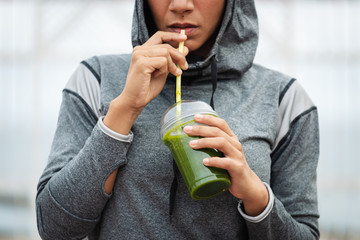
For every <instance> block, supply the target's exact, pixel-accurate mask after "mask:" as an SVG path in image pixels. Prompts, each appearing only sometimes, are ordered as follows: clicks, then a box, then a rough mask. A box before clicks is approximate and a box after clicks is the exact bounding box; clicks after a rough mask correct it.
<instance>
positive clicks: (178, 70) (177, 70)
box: [176, 68, 182, 76]
mask: <svg viewBox="0 0 360 240" xmlns="http://www.w3.org/2000/svg"><path fill="white" fill-rule="evenodd" d="M181 74H182V71H181V70H180V69H179V68H177V69H176V75H177V76H180V75H181Z"/></svg>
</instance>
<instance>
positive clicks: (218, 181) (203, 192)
mask: <svg viewBox="0 0 360 240" xmlns="http://www.w3.org/2000/svg"><path fill="white" fill-rule="evenodd" d="M195 114H209V115H213V116H216V117H217V116H218V115H217V113H216V112H215V111H214V110H213V109H212V108H211V106H210V105H208V104H207V103H204V102H202V101H187V100H185V101H181V102H178V103H175V104H174V105H172V106H171V107H169V108H168V109H167V110H166V111H165V113H164V114H163V116H162V119H161V138H162V141H163V142H164V143H165V145H166V146H168V147H169V149H170V150H171V153H172V155H173V157H174V159H175V162H176V165H177V166H178V168H179V170H180V173H181V175H182V177H183V179H184V181H185V183H186V186H187V188H188V190H189V192H190V196H191V197H192V198H193V199H196V200H200V199H208V198H212V197H215V196H217V195H219V194H221V193H223V192H225V191H226V190H227V189H228V188H229V187H230V184H231V182H230V179H229V175H228V173H227V171H226V170H224V169H220V168H215V167H206V166H205V165H204V164H203V159H204V158H208V157H215V156H218V157H221V156H223V153H222V152H220V151H218V150H216V149H210V148H206V149H199V150H194V149H192V148H191V147H190V146H189V142H190V141H191V140H194V139H198V138H200V137H197V136H189V135H187V134H186V133H184V132H183V128H184V127H185V126H190V125H196V124H198V123H196V122H195V120H194V115H195Z"/></svg>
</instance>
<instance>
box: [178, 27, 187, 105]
mask: <svg viewBox="0 0 360 240" xmlns="http://www.w3.org/2000/svg"><path fill="white" fill-rule="evenodd" d="M180 34H183V35H185V30H184V29H182V30H181V31H180ZM179 51H180V52H181V53H183V52H184V42H180V43H179ZM177 67H178V68H179V69H181V68H180V66H179V64H178V65H177ZM180 101H181V75H180V76H176V102H180Z"/></svg>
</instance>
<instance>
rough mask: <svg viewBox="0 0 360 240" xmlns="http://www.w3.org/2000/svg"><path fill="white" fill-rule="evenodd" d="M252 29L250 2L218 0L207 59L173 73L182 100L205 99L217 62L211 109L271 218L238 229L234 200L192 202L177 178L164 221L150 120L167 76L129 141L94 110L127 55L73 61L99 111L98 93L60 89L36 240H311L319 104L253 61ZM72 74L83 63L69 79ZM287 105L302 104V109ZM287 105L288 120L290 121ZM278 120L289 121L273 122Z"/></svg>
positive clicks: (165, 176)
mask: <svg viewBox="0 0 360 240" xmlns="http://www.w3.org/2000/svg"><path fill="white" fill-rule="evenodd" d="M143 9H146V6H145V5H144V3H143V1H141V0H136V1H135V11H134V19H133V28H132V38H133V39H132V40H133V44H134V46H136V45H139V44H143V43H144V42H145V41H146V40H147V39H148V38H149V36H150V35H151V33H152V30H151V26H150V27H149V22H145V20H146V19H149V17H151V16H145V15H146V14H145V15H144V10H143ZM257 31H258V30H257V17H256V11H255V6H254V2H253V1H245V0H228V1H227V6H226V10H225V14H224V18H223V21H222V25H221V28H220V30H219V34H218V37H217V40H216V43H215V45H214V47H213V48H212V50H211V52H210V54H209V57H208V58H206V59H202V60H194V59H195V58H194V57H193V56H191V54H190V56H189V59H190V60H192V61H191V64H190V69H189V70H188V71H185V72H184V74H183V86H182V98H183V99H189V100H201V101H204V102H209V101H210V97H211V92H212V84H211V81H210V77H211V69H210V59H211V58H212V57H215V58H216V60H217V64H218V70H219V71H218V79H219V81H218V87H217V90H216V93H215V96H214V101H215V108H216V111H217V113H218V114H219V116H220V117H222V118H224V119H225V120H226V121H227V123H228V124H229V126H230V127H231V129H232V130H233V132H234V133H235V134H236V135H237V137H238V138H239V140H240V142H241V143H242V145H243V149H244V153H245V156H246V159H247V162H248V163H249V165H250V167H251V169H252V170H253V171H254V172H255V173H256V174H257V175H258V176H259V177H260V179H261V180H262V181H263V182H266V183H267V184H268V185H269V186H270V187H271V190H272V192H273V194H274V202H273V206H272V209H271V212H270V213H269V214H268V215H267V216H266V217H265V218H264V219H262V220H261V221H260V222H256V223H253V222H251V221H247V220H246V218H244V217H243V216H242V215H241V214H240V213H239V212H238V210H237V206H238V203H239V199H236V198H235V197H233V196H232V195H231V194H230V193H229V192H225V193H223V194H222V195H220V196H218V197H215V198H212V199H208V200H197V201H196V200H193V199H191V198H190V194H189V192H188V190H187V188H186V185H185V183H184V181H183V179H182V178H180V179H178V190H177V197H176V202H175V208H174V213H173V216H172V223H170V222H169V220H168V219H169V215H168V211H169V208H168V207H169V206H168V203H169V191H170V186H171V182H172V180H173V166H172V161H173V158H172V156H171V153H170V151H169V149H167V147H166V146H165V145H164V144H163V143H162V141H161V139H160V120H161V116H162V114H163V112H164V111H165V110H166V109H167V108H168V107H169V106H171V105H172V104H173V103H174V101H175V81H174V80H175V79H174V77H173V76H169V78H168V80H167V82H166V84H165V86H164V89H163V90H162V92H161V93H160V95H159V96H158V97H157V98H156V99H154V100H153V101H152V102H150V103H149V104H148V105H147V106H146V107H145V108H144V110H143V111H142V113H141V114H140V116H139V117H138V119H137V120H136V122H135V124H134V125H133V127H132V129H131V131H132V133H133V135H134V137H133V140H132V142H131V143H129V142H123V141H119V140H116V139H114V138H112V137H110V136H108V135H107V134H106V133H104V132H103V131H102V130H101V129H100V128H99V125H98V123H97V122H98V121H99V118H98V114H97V111H98V113H100V114H101V115H102V116H104V115H106V113H107V111H108V108H109V104H110V102H111V101H112V100H113V99H114V98H115V97H117V96H118V95H119V94H120V93H121V92H122V89H123V88H124V85H125V81H126V76H127V71H128V68H129V64H130V61H131V55H130V54H129V55H106V56H97V57H92V58H90V59H87V60H86V61H85V62H83V65H85V66H86V67H87V68H90V69H89V70H90V72H91V73H94V76H93V77H96V79H98V80H99V86H98V87H99V89H100V102H99V106H95V107H94V106H90V105H89V104H88V102H92V100H91V98H92V97H91V95H92V93H94V92H96V91H93V90H92V91H91V92H87V93H85V92H84V91H86V89H81V91H80V90H77V89H75V88H74V89H67V88H65V89H64V90H63V100H62V104H61V109H60V113H59V119H58V123H57V130H56V133H55V136H54V140H53V144H52V148H51V152H50V155H49V159H48V163H47V166H46V167H45V170H44V172H43V174H42V176H41V177H40V180H39V184H38V192H37V196H36V213H37V222H38V230H39V233H40V236H41V237H42V238H43V239H82V238H85V237H88V239H318V238H319V230H318V218H319V213H318V205H317V190H316V168H317V163H318V156H319V127H318V115H317V108H316V107H315V106H314V105H311V106H309V104H308V103H309V102H311V100H310V99H309V97H308V96H307V95H306V92H305V91H304V90H303V89H302V88H301V87H300V84H299V83H297V84H289V83H292V82H294V79H292V78H291V77H289V76H286V75H284V74H282V73H279V72H277V71H273V70H270V69H267V68H265V67H263V66H260V65H257V64H253V59H254V56H255V51H256V47H257V38H258V37H257ZM81 69H83V66H82V67H79V69H78V70H76V72H78V71H83V70H81ZM73 76H78V77H72V78H71V79H70V81H74V82H72V83H71V84H70V83H69V84H68V85H67V86H79V88H81V86H86V84H81V82H82V81H88V80H86V79H85V78H87V77H89V74H76V73H75V74H74V75H73ZM92 82H93V83H94V81H92ZM92 89H93V88H92ZM299 95H301V97H300V98H299ZM83 96H86V99H87V100H86V99H84V97H83ZM284 96H286V97H284ZM93 97H94V98H96V96H93ZM89 99H90V100H89ZM297 99H305V100H306V101H305V102H306V104H303V103H302V102H301V101H298V100H297ZM280 105H281V107H280ZM294 106H296V107H294ZM95 108H96V109H95ZM294 109H295V110H296V114H292V111H295V110H294ZM284 113H286V114H284ZM285 115H286V116H290V117H285V118H281V116H285ZM280 118H281V119H280ZM279 124H281V126H279ZM283 125H284V126H285V128H284V127H283ZM279 129H281V136H282V137H281V139H280V140H279V139H278V137H279ZM284 129H285V130H284ZM286 129H287V130H286ZM284 133H285V134H284ZM117 168H118V169H119V172H118V174H117V178H116V182H115V185H114V189H113V192H112V194H110V195H108V194H106V193H105V190H104V183H105V180H106V179H107V177H108V176H109V175H110V174H111V172H113V171H114V169H117Z"/></svg>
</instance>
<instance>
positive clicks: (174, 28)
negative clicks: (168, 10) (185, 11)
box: [168, 23, 198, 36]
mask: <svg viewBox="0 0 360 240" xmlns="http://www.w3.org/2000/svg"><path fill="white" fill-rule="evenodd" d="M168 28H169V29H170V31H171V32H177V33H180V31H181V30H185V34H186V35H187V36H189V35H191V34H192V33H193V32H194V31H195V30H196V29H197V28H198V26H196V25H194V24H191V23H174V24H171V25H170V26H169V27H168Z"/></svg>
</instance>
